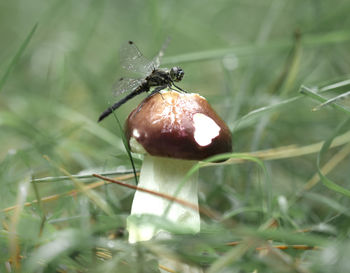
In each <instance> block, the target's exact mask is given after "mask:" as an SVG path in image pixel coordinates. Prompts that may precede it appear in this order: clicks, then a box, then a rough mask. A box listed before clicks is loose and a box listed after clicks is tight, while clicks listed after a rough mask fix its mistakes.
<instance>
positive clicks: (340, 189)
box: [317, 118, 350, 197]
mask: <svg viewBox="0 0 350 273" xmlns="http://www.w3.org/2000/svg"><path fill="white" fill-rule="evenodd" d="M349 126H350V118H348V119H346V120H345V121H344V122H343V123H341V124H340V125H339V127H338V128H337V130H336V131H335V132H334V134H333V135H332V136H331V137H330V138H329V139H328V140H327V141H325V143H324V144H323V146H322V148H321V150H320V152H319V154H318V156H317V172H318V174H319V176H320V178H321V181H322V182H323V184H324V185H325V186H326V187H327V188H329V189H330V190H332V191H335V192H338V193H341V194H343V195H345V196H348V197H350V190H348V189H345V188H343V187H341V186H339V185H338V184H336V183H335V182H333V181H332V180H330V179H329V178H327V177H326V176H325V175H323V173H322V171H321V164H320V162H321V158H322V157H323V156H324V154H325V153H326V152H327V151H328V149H329V147H330V145H331V144H332V141H333V139H334V138H335V137H336V136H337V135H338V134H339V133H340V131H341V130H343V129H344V128H349Z"/></svg>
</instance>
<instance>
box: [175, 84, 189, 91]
mask: <svg viewBox="0 0 350 273" xmlns="http://www.w3.org/2000/svg"><path fill="white" fill-rule="evenodd" d="M172 85H173V86H174V87H176V88H177V89H179V90H180V91H182V92H184V93H188V92H187V91H186V90H184V89H182V88H181V87H179V86H177V85H176V84H175V83H172Z"/></svg>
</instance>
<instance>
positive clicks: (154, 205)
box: [127, 155, 200, 243]
mask: <svg viewBox="0 0 350 273" xmlns="http://www.w3.org/2000/svg"><path fill="white" fill-rule="evenodd" d="M195 163H196V161H190V160H181V159H173V158H164V157H156V156H150V155H145V158H144V161H143V164H142V168H141V174H140V181H139V186H140V187H143V188H146V189H149V190H152V191H155V192H160V193H165V194H168V195H172V196H174V195H175V194H176V192H177V191H178V190H179V192H178V194H177V195H176V197H177V198H179V199H182V200H185V201H187V202H190V203H192V204H193V205H196V206H197V207H198V173H195V174H193V175H192V176H191V177H190V178H189V179H188V180H187V181H186V183H184V185H183V186H182V187H181V188H180V189H178V188H179V183H180V182H181V181H183V179H184V177H185V176H186V173H187V172H188V171H189V170H190V169H191V168H192V167H193V165H194V164H195ZM170 203H171V201H170V200H167V199H165V198H161V197H159V196H155V195H152V194H149V193H144V192H140V191H136V193H135V196H134V200H133V203H132V208H131V215H133V217H135V216H139V215H142V214H152V215H157V216H164V217H166V219H167V220H168V221H172V222H174V223H176V224H181V226H182V227H184V229H186V230H189V232H190V233H197V232H199V230H200V217H199V211H198V209H197V210H194V209H193V208H188V207H185V206H183V205H181V204H178V203H175V202H173V203H172V204H171V207H170V209H169V211H168V212H167V213H166V214H165V215H164V213H165V211H166V210H167V208H168V207H169V204H170ZM127 228H128V231H129V242H130V243H135V242H139V241H146V240H150V239H151V238H152V237H153V236H154V235H156V234H157V233H158V232H160V231H161V230H157V228H156V227H155V226H154V225H152V223H136V222H134V221H132V220H131V219H128V223H127Z"/></svg>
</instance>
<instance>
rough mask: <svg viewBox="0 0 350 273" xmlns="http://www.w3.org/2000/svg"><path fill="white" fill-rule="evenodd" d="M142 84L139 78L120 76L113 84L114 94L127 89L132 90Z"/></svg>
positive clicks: (121, 92)
mask: <svg viewBox="0 0 350 273" xmlns="http://www.w3.org/2000/svg"><path fill="white" fill-rule="evenodd" d="M141 84H142V80H141V79H131V78H120V79H119V80H118V81H117V82H116V83H115V84H114V85H113V90H114V93H115V95H120V94H123V93H125V92H128V91H133V90H135V89H136V88H137V87H139V86H140V85H141Z"/></svg>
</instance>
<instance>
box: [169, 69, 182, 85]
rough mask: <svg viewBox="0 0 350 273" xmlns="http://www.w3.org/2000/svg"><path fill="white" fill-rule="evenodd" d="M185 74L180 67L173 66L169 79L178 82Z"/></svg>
mask: <svg viewBox="0 0 350 273" xmlns="http://www.w3.org/2000/svg"><path fill="white" fill-rule="evenodd" d="M184 74H185V72H184V71H183V70H182V68H181V67H178V66H174V67H173V68H171V69H170V77H171V79H172V80H173V81H174V82H179V81H181V80H182V78H183V76H184Z"/></svg>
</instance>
